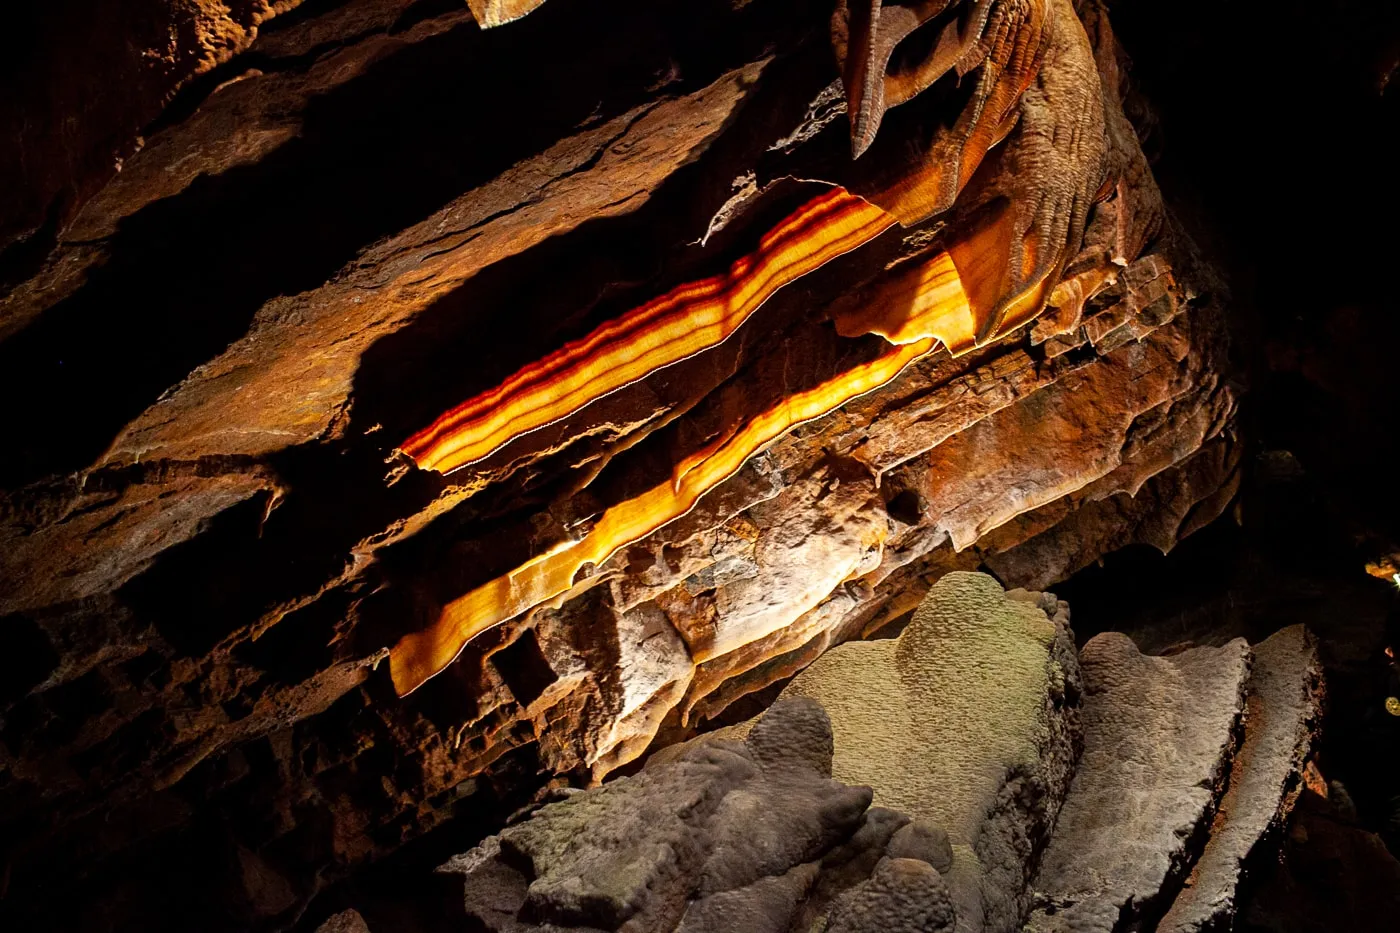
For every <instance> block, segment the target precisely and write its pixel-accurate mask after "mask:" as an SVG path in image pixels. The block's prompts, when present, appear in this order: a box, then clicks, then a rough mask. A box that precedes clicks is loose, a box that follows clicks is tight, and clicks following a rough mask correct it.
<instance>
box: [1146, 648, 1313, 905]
mask: <svg viewBox="0 0 1400 933" xmlns="http://www.w3.org/2000/svg"><path fill="white" fill-rule="evenodd" d="M1321 677H1322V669H1321V664H1320V662H1319V661H1318V657H1317V649H1316V646H1315V645H1314V644H1313V641H1312V638H1311V636H1310V635H1309V634H1308V632H1307V630H1306V629H1305V628H1303V626H1301V625H1294V626H1290V627H1289V628H1286V629H1283V630H1282V631H1280V632H1277V633H1276V634H1274V635H1272V636H1270V637H1269V638H1267V639H1266V640H1264V641H1263V642H1261V643H1259V644H1258V645H1255V646H1254V661H1253V665H1252V667H1251V670H1250V675H1249V688H1248V689H1249V696H1248V699H1247V700H1246V704H1245V723H1244V740H1243V741H1242V742H1241V743H1240V747H1239V750H1238V751H1237V752H1236V753H1235V757H1234V761H1233V762H1232V764H1231V766H1230V777H1229V789H1228V790H1227V791H1226V792H1225V796H1224V797H1223V798H1221V800H1220V804H1219V807H1218V810H1217V812H1216V816H1215V820H1214V822H1213V823H1212V824H1211V827H1210V841H1209V842H1207V843H1206V845H1205V848H1204V849H1203V850H1202V852H1201V856H1200V859H1199V860H1198V861H1197V862H1196V864H1195V866H1194V867H1193V868H1192V870H1191V875H1190V877H1188V878H1187V880H1186V886H1185V888H1183V889H1182V891H1181V893H1180V894H1178V895H1177V896H1176V899H1175V900H1174V901H1172V905H1171V908H1170V909H1169V910H1168V911H1167V913H1166V916H1165V917H1163V918H1162V921H1161V923H1159V924H1158V926H1157V929H1158V930H1159V931H1160V933H1201V931H1208V930H1217V929H1225V928H1228V926H1229V924H1230V922H1231V921H1232V920H1233V918H1234V914H1235V893H1236V891H1237V889H1238V887H1239V884H1240V878H1241V871H1242V869H1243V867H1244V863H1245V859H1246V858H1247V857H1248V856H1249V854H1250V852H1251V851H1253V849H1254V848H1255V846H1256V845H1257V844H1258V843H1259V840H1260V839H1261V838H1263V836H1264V835H1265V833H1268V832H1274V833H1278V832H1280V831H1281V829H1282V825H1283V821H1284V819H1285V818H1286V817H1287V815H1288V814H1289V813H1290V812H1292V810H1293V804H1294V803H1295V801H1296V800H1297V799H1298V795H1299V794H1300V793H1301V792H1302V790H1303V783H1302V779H1301V776H1302V771H1303V765H1304V762H1306V761H1307V758H1308V753H1309V751H1310V748H1311V745H1312V740H1313V737H1314V735H1315V733H1316V731H1317V729H1318V726H1319V724H1320V722H1321V718H1322V710H1321V704H1322V684H1321Z"/></svg>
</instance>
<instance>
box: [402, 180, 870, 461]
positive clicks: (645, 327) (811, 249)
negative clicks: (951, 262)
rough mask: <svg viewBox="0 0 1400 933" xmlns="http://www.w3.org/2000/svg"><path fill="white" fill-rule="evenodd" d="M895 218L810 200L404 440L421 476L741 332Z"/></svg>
mask: <svg viewBox="0 0 1400 933" xmlns="http://www.w3.org/2000/svg"><path fill="white" fill-rule="evenodd" d="M894 222H895V221H894V218H893V217H891V216H890V215H888V214H886V213H885V212H884V211H882V210H880V209H879V208H877V207H874V206H873V205H871V204H868V203H867V202H865V201H863V200H861V199H860V198H856V197H852V196H851V195H849V194H847V193H846V192H845V191H843V190H841V189H840V188H836V189H834V190H832V191H830V192H828V193H826V194H823V195H819V196H818V197H816V198H814V199H813V200H812V201H810V202H808V203H807V204H805V205H803V207H802V208H801V209H799V210H798V211H797V212H795V213H794V214H792V215H791V216H790V217H788V218H786V219H785V220H784V221H783V222H782V223H781V224H779V225H778V226H777V227H776V228H774V229H773V230H771V231H770V232H768V233H767V234H765V235H764V236H763V238H762V239H761V240H760V241H759V245H758V249H757V251H755V252H754V253H752V254H750V255H747V256H744V257H742V258H740V259H739V260H737V261H736V262H735V263H734V265H732V266H731V267H730V268H729V271H728V272H727V273H726V274H724V275H719V276H714V277H712V278H709V279H704V280H702V281H699V282H691V283H688V284H686V285H682V286H680V287H679V288H676V289H674V290H672V291H670V292H668V293H667V294H665V295H663V296H661V297H660V298H657V299H656V300H654V301H650V302H647V303H646V304H644V305H642V306H641V307H639V308H635V309H633V310H632V311H629V312H628V313H626V314H624V315H623V316H622V317H620V318H617V319H616V320H613V321H609V322H607V323H606V324H604V325H603V326H602V327H600V328H598V329H597V330H595V331H593V332H592V333H590V334H589V335H588V336H587V337H585V338H583V339H582V340H578V341H574V342H572V343H570V344H568V345H566V346H564V347H562V348H561V349H559V350H558V351H556V352H554V353H551V354H550V355H549V356H546V357H545V358H544V359H542V360H540V361H539V362H537V363H532V364H531V365H529V366H527V367H525V368H524V369H522V370H520V371H519V372H517V373H515V374H514V375H512V376H511V377H510V378H509V379H507V380H506V381H505V382H503V383H502V384H501V385H499V386H496V387H495V388H494V389H492V390H490V391H489V392H483V393H482V394H480V395H477V396H475V397H473V398H470V399H468V400H467V401H465V402H463V403H462V404H460V405H458V406H457V407H456V408H453V409H452V410H451V411H449V412H447V413H446V414H444V415H443V416H442V417H440V418H438V419H437V420H436V421H434V422H433V423H432V424H431V425H429V426H428V427H427V428H424V429H423V430H422V431H420V432H418V433H417V434H415V435H413V436H412V437H410V438H409V439H408V440H406V441H404V443H403V448H402V449H403V451H404V453H406V454H407V455H408V456H410V457H412V458H413V460H414V462H415V463H416V464H417V465H418V466H420V467H422V468H424V469H429V470H437V471H438V472H439V473H447V472H450V471H452V470H455V469H459V468H461V467H464V466H468V465H470V464H472V463H475V462H476V461H478V460H481V459H482V458H484V457H486V456H488V455H490V454H491V453H493V452H494V451H496V450H497V449H499V448H500V447H502V446H504V445H505V444H507V443H509V442H510V441H512V440H514V439H515V438H517V437H520V436H521V435H523V434H528V433H530V432H531V431H535V430H538V429H539V428H541V427H545V426H547V425H549V424H552V423H554V422H556V421H559V420H560V419H562V418H565V417H567V416H568V415H571V414H573V413H574V412H576V411H578V410H579V409H581V408H584V407H585V406H587V405H589V404H591V403H592V402H595V401H597V400H598V399H600V398H602V397H604V396H606V395H610V394H611V393H613V392H616V391H617V390H618V389H621V388H624V387H626V386H627V385H629V384H631V383H633V382H636V381H637V380H638V379H641V378H642V377H644V376H648V375H650V374H652V373H654V372H656V371H658V370H660V369H663V368H665V367H667V366H671V365H673V364H675V363H678V362H680V361H681V360H684V359H686V358H687V357H690V356H694V355H695V354H697V353H702V352H704V351H705V350H708V349H710V348H711V347H714V346H716V345H718V344H720V343H723V342H724V341H725V340H728V339H729V338H730V337H731V336H732V335H733V334H734V332H735V331H736V330H738V329H739V328H740V327H741V326H743V324H744V321H746V320H747V319H748V317H749V315H751V314H752V313H753V312H754V311H756V310H757V309H758V308H759V307H760V306H761V305H762V304H763V303H764V302H765V301H767V300H768V299H769V298H770V297H772V295H773V293H774V292H776V291H777V290H778V289H780V288H782V287H783V286H784V285H788V284H790V283H791V282H794V281H796V280H797V279H799V278H801V277H802V276H804V275H806V274H808V273H809V272H812V271H814V270H816V269H819V268H821V267H822V266H823V265H825V264H826V263H827V262H829V261H831V260H832V259H834V258H836V257H837V256H840V255H841V254H843V253H846V252H849V251H850V250H853V249H857V248H859V247H861V246H864V245H865V244H866V243H868V242H869V241H870V240H873V239H874V238H875V237H877V236H879V235H880V234H881V233H883V232H885V231H886V230H888V229H889V228H890V227H891V226H893V225H894Z"/></svg>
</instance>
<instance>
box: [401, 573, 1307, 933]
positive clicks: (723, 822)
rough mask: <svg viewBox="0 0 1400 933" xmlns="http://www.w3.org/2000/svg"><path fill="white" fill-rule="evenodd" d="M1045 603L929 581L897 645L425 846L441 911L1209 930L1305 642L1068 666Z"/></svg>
mask: <svg viewBox="0 0 1400 933" xmlns="http://www.w3.org/2000/svg"><path fill="white" fill-rule="evenodd" d="M1047 612H1048V613H1050V614H1051V615H1047ZM1068 615H1069V612H1068V607H1067V606H1066V604H1065V603H1064V602H1063V601H1060V600H1057V599H1056V598H1055V597H1054V596H1053V595H1052V594H1044V593H1027V592H1025V591H1012V592H1010V593H1003V591H1002V590H1001V587H1000V586H998V584H997V583H996V581H995V580H992V579H991V578H990V577H987V576H984V575H980V574H966V573H962V574H950V575H948V576H947V577H945V578H944V579H943V580H941V581H939V583H938V584H936V585H935V586H934V587H933V589H931V590H930V591H929V594H928V596H927V597H925V599H924V601H923V602H922V604H921V605H920V607H919V610H918V612H916V613H915V617H914V620H913V621H912V622H911V623H910V625H909V627H908V628H907V629H906V630H905V631H904V632H903V633H902V634H901V635H900V636H899V637H898V638H897V639H888V640H881V641H875V642H863V643H850V644H846V645H842V646H840V647H838V648H835V649H833V650H832V651H831V652H829V653H828V654H827V655H825V656H824V657H822V658H821V659H820V660H819V661H817V662H816V663H814V664H813V665H811V666H810V667H809V668H808V669H807V670H806V671H804V672H803V673H802V674H799V675H798V676H797V677H796V678H795V679H794V680H793V681H792V683H791V684H790V685H789V687H788V689H787V690H786V691H784V694H783V696H782V697H781V698H780V699H779V700H778V701H777V702H776V703H775V704H774V705H773V706H772V707H771V708H770V709H769V710H768V711H766V712H765V713H763V714H762V715H761V716H760V717H758V718H757V719H754V720H748V721H745V722H742V723H736V724H734V725H732V726H728V727H725V728H722V729H719V730H716V731H713V732H709V733H706V734H704V735H702V736H699V737H697V738H695V739H692V740H690V741H688V742H685V743H681V744H678V745H673V746H670V747H668V748H666V749H664V750H662V751H661V752H658V753H657V754H655V755H653V756H651V758H649V759H648V761H647V764H646V766H645V768H644V769H643V770H642V771H641V772H640V773H638V774H636V775H634V776H631V777H623V778H619V779H618V780H616V781H613V782H610V783H608V784H605V785H604V786H602V787H600V788H596V789H593V790H589V791H575V792H572V793H569V794H567V795H566V796H564V797H563V799H561V800H555V801H553V802H548V803H545V804H544V805H543V806H541V807H539V808H538V809H535V810H533V811H527V812H523V813H521V814H518V815H517V817H516V819H515V821H514V822H513V823H512V825H510V826H508V827H507V828H506V829H504V830H503V831H502V832H501V833H499V834H498V835H494V836H491V837H489V838H487V839H486V840H485V841H484V842H483V843H482V844H481V845H479V846H477V847H476V848H474V849H472V850H470V851H469V852H466V853H463V854H461V855H458V856H456V857H454V858H452V859H451V860H449V861H448V862H447V863H446V864H445V865H443V866H442V867H441V868H439V869H438V872H439V873H440V874H446V875H448V876H449V877H453V878H457V879H458V884H456V885H455V886H453V887H452V889H451V890H452V895H453V896H454V897H455V898H456V899H458V900H459V902H460V905H461V910H462V911H463V912H464V915H462V914H461V913H459V912H458V911H457V909H456V905H455V904H454V905H452V906H451V907H449V908H447V912H448V913H449V915H450V916H452V917H453V918H454V919H453V921H452V922H453V923H457V924H459V925H460V924H465V925H467V927H468V928H478V927H479V928H482V929H485V930H487V931H490V933H552V931H559V933H563V931H567V930H577V931H581V933H583V931H594V930H622V931H628V933H671V931H686V933H704V931H715V933H720V931H730V930H744V931H746V933H750V931H751V933H809V931H812V930H818V931H820V930H825V931H835V930H841V931H846V933H906V931H907V933H953V931H963V933H1009V931H1016V933H1027V931H1045V933H1067V931H1076V933H1077V931H1084V930H1102V931H1105V933H1127V931H1134V930H1145V931H1152V930H1157V931H1168V930H1170V931H1186V930H1207V929H1221V928H1228V927H1229V925H1230V924H1231V923H1232V922H1233V919H1234V904H1235V898H1236V895H1237V892H1238V890H1239V888H1240V886H1241V884H1242V883H1243V880H1244V873H1243V866H1244V864H1245V863H1246V861H1247V860H1251V859H1252V861H1253V864H1255V865H1260V864H1261V863H1262V862H1263V861H1265V860H1267V859H1268V858H1269V857H1270V855H1271V854H1272V852H1273V851H1274V850H1273V849H1272V848H1271V846H1270V844H1269V843H1267V842H1266V841H1265V836H1266V833H1267V832H1268V831H1269V830H1270V829H1271V828H1273V829H1275V830H1276V829H1277V828H1278V827H1280V826H1282V825H1283V821H1285V820H1286V819H1287V818H1288V816H1289V815H1290V814H1291V812H1292V810H1293V807H1294V804H1295V802H1296V801H1297V800H1298V797H1299V793H1300V791H1301V785H1302V781H1303V770H1304V765H1303V762H1304V761H1306V760H1308V758H1309V755H1310V754H1311V751H1312V749H1311V743H1312V739H1313V735H1314V732H1315V729H1316V722H1317V719H1318V715H1319V710H1320V692H1321V679H1320V674H1319V670H1318V660H1317V656H1316V653H1315V650H1314V647H1313V643H1312V638H1311V636H1310V634H1309V633H1308V632H1307V631H1306V630H1305V629H1304V628H1302V627H1301V626H1293V627H1290V628H1287V629H1284V630H1282V631H1280V632H1278V633H1276V634H1274V635H1273V636H1271V637H1270V638H1268V639H1266V640H1265V641H1263V642H1262V643H1261V644H1259V645H1258V646H1256V647H1255V648H1254V649H1251V648H1250V647H1249V646H1248V645H1246V644H1245V643H1244V642H1243V640H1235V641H1232V642H1230V643H1228V644H1226V645H1223V646H1221V647H1215V648H1213V647H1198V648H1191V649H1188V650H1185V651H1182V652H1180V653H1178V654H1175V655H1172V656H1169V657H1150V656H1145V655H1143V654H1141V653H1140V652H1139V651H1138V650H1137V648H1136V646H1134V645H1133V643H1132V641H1131V640H1129V639H1128V638H1127V637H1126V636H1124V635H1122V634H1119V633H1105V634H1102V635H1099V636H1096V637H1095V638H1093V639H1091V640H1090V641H1089V642H1088V643H1087V644H1086V645H1085V646H1084V649H1083V652H1082V657H1078V658H1077V657H1076V651H1075V649H1074V647H1073V644H1072V642H1070V641H1069V639H1068V638H1067V637H1066V636H1067V634H1068V626H1067V622H1068ZM1052 616H1053V621H1052ZM1081 662H1082V678H1081ZM1081 721H1082V729H1081ZM989 723H990V724H991V725H989ZM1241 733H1242V736H1243V737H1242V738H1241ZM1081 742H1082V754H1081V753H1080V752H1081V748H1080V746H1081ZM867 783H868V786H865V785H866V784H867ZM872 802H873V803H874V804H876V805H875V806H871V804H872ZM1032 879H1034V880H1033V881H1032ZM384 916H386V917H393V916H395V913H394V911H393V910H390V911H388V912H386V913H385V914H384ZM472 924H476V925H477V927H473V926H472Z"/></svg>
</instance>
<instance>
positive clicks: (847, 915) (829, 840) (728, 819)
mask: <svg viewBox="0 0 1400 933" xmlns="http://www.w3.org/2000/svg"><path fill="white" fill-rule="evenodd" d="M831 762H832V735H831V726H830V723H829V721H828V720H827V717H826V714H825V713H824V712H823V710H822V708H821V706H820V705H819V704H817V703H815V702H813V701H811V700H807V699H800V698H799V699H790V700H783V701H780V702H779V703H778V704H776V705H775V706H774V707H773V708H772V709H771V710H769V711H768V712H767V713H766V714H764V716H763V717H762V718H761V719H760V720H759V721H758V722H757V724H755V725H754V727H753V729H752V731H751V732H750V733H749V735H748V738H747V739H745V740H744V741H743V742H742V743H738V742H726V741H710V742H704V743H697V744H694V745H692V746H691V747H690V748H688V749H687V750H686V751H684V752H683V753H682V754H680V755H678V756H676V757H674V758H672V759H670V760H668V761H665V762H661V763H655V764H650V765H648V767H647V768H646V769H645V770H643V771H642V772H641V773H640V774H637V775H635V776H633V777H630V778H623V779H621V780H619V781H617V782H614V783H611V784H607V785H605V786H603V787H601V788H597V789H594V790H590V791H584V792H580V793H575V794H572V795H570V796H568V797H567V798H565V799H564V800H562V801H558V802H555V803H550V804H547V805H545V806H544V807H543V808H541V809H539V810H537V811H535V812H534V813H532V814H530V815H529V817H528V818H527V819H525V820H523V821H522V822H519V823H517V824H515V825H513V826H510V827H508V828H506V829H505V830H504V831H503V832H502V833H500V835H499V836H493V837H491V838H489V839H487V840H486V841H485V842H484V843H482V844H481V845H480V846H479V847H477V848H476V849H473V850H472V851H471V852H468V853H466V854H464V855H461V856H458V857H456V858H454V859H452V860H451V861H449V862H448V863H447V864H445V865H443V866H442V868H440V869H439V871H440V872H444V873H448V874H459V875H461V876H462V884H463V892H464V897H465V904H466V911H467V916H468V918H469V919H470V920H472V921H474V922H476V923H478V924H481V925H483V926H484V927H485V929H487V930H490V931H500V933H526V931H541V933H543V931H546V930H561V929H571V930H593V929H603V930H614V929H625V930H633V931H637V933H652V931H669V930H677V931H685V933H722V931H726V930H738V929H743V930H747V931H753V933H785V931H787V930H789V929H804V930H805V929H808V928H809V927H810V923H804V922H803V921H804V920H806V919H807V918H808V916H809V915H813V914H815V915H816V916H818V917H820V916H823V915H824V914H825V912H826V910H827V909H828V908H829V909H830V920H829V923H828V925H827V929H828V930H847V931H850V933H858V931H867V930H869V931H874V930H875V929H876V927H875V926H873V925H872V924H875V923H878V922H893V923H894V925H893V926H889V927H886V929H889V930H895V931H902V930H910V931H915V930H944V929H949V928H951V918H952V904H951V902H950V899H949V895H948V890H947V886H946V885H945V884H944V882H943V880H942V876H941V875H940V874H939V872H938V870H937V869H936V868H934V867H933V866H932V865H931V864H929V862H928V861H926V860H923V859H921V858H919V857H918V854H917V853H916V852H915V850H917V849H919V848H921V847H920V846H918V845H916V844H911V840H910V838H909V836H908V835H907V834H906V835H905V836H902V837H901V836H899V833H900V832H903V831H905V830H909V829H911V828H916V829H917V830H918V834H919V835H920V836H921V837H923V838H929V837H932V836H933V835H934V834H933V833H932V832H931V830H930V829H928V828H923V827H920V826H919V824H917V823H911V822H910V820H909V817H907V816H901V815H899V814H895V813H891V812H889V811H887V810H882V809H878V808H877V809H874V810H867V808H868V807H869V805H870V797H871V794H870V789H869V788H865V787H847V786H845V785H843V784H840V783H838V782H836V781H833V780H831V777H830V775H831ZM896 837H897V838H898V844H896ZM924 848H926V849H928V850H929V853H930V854H931V855H933V856H934V857H941V855H942V853H940V852H938V851H937V846H932V847H924Z"/></svg>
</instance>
